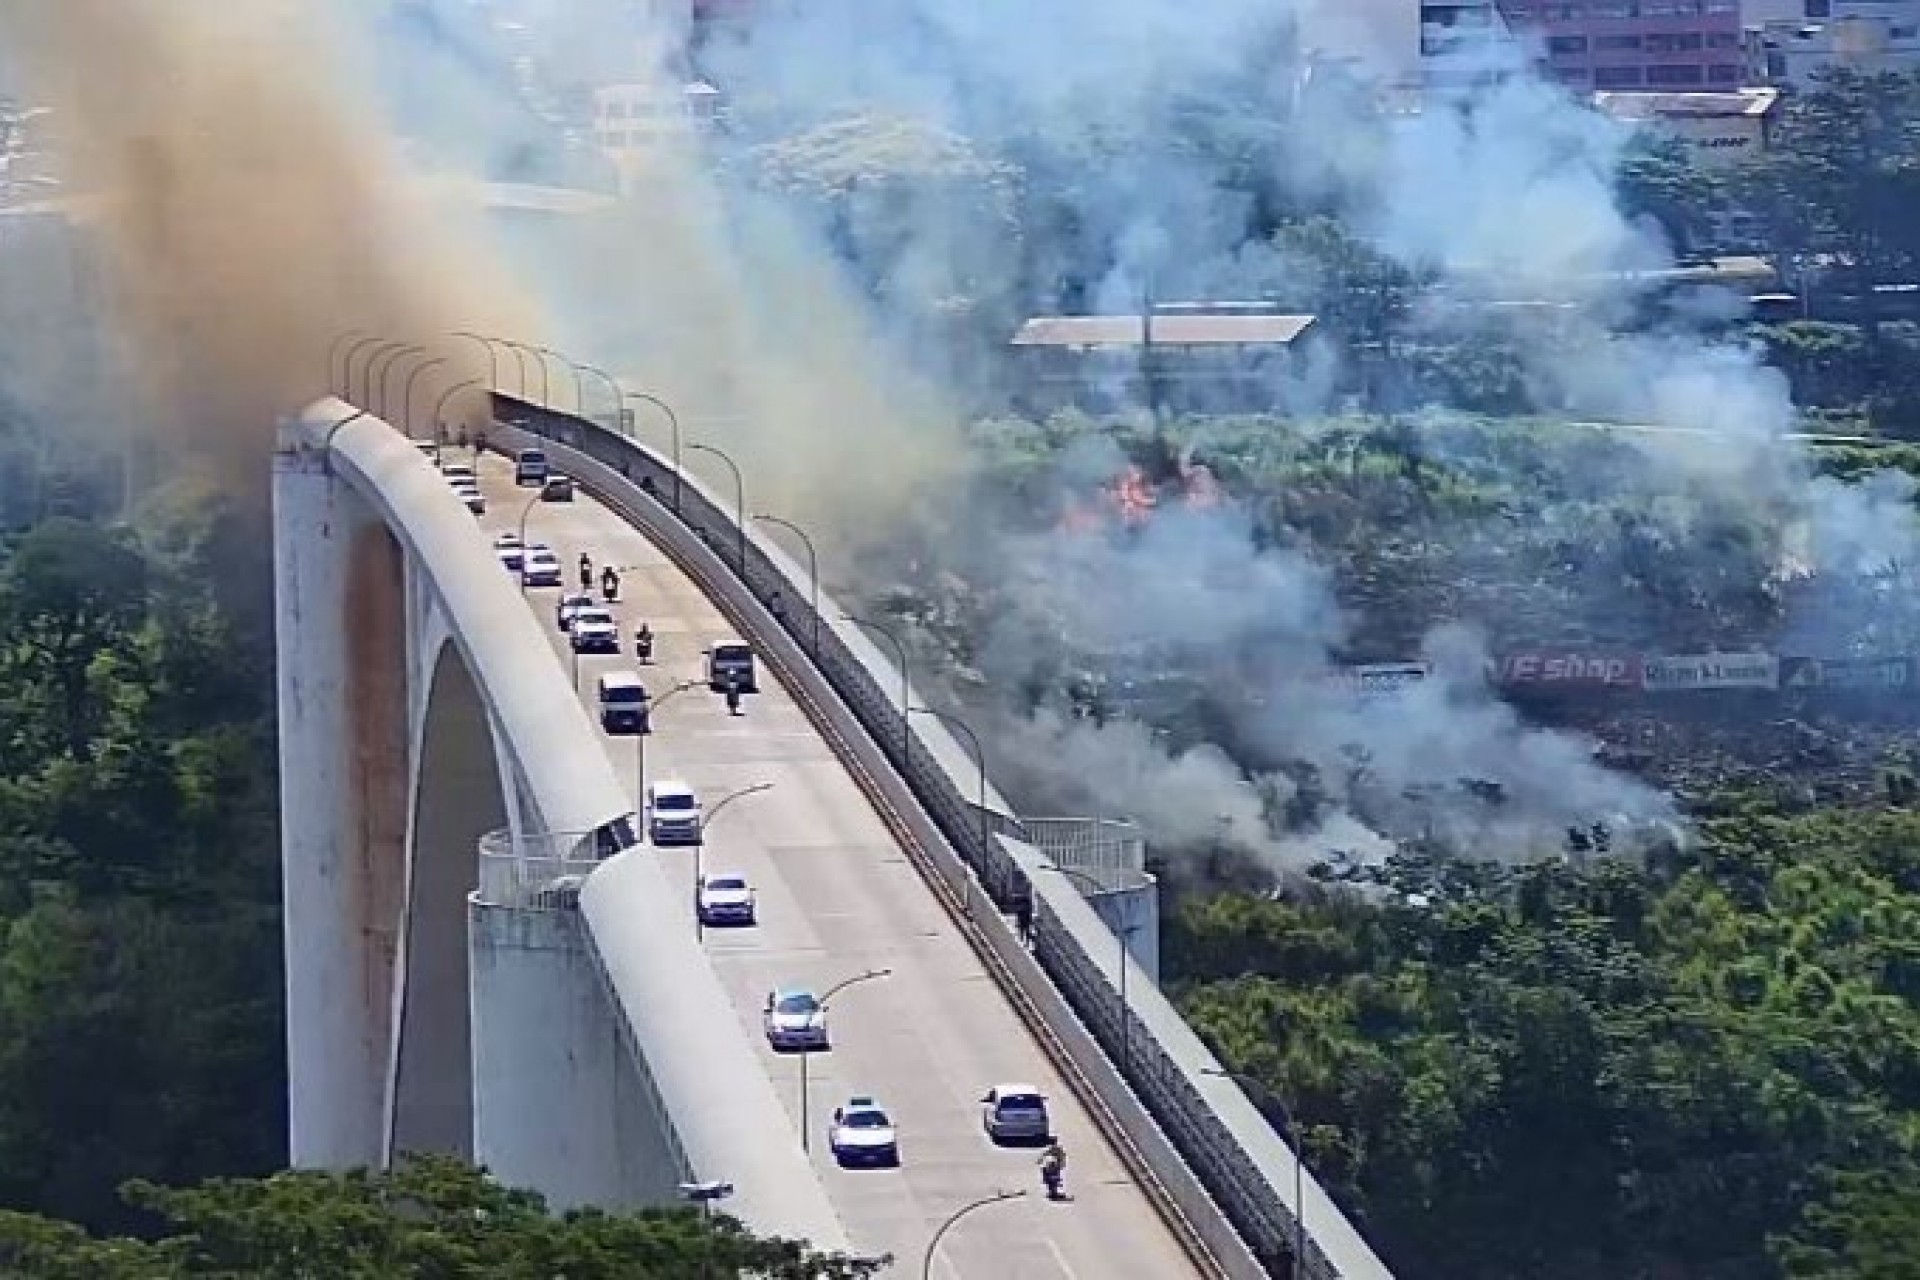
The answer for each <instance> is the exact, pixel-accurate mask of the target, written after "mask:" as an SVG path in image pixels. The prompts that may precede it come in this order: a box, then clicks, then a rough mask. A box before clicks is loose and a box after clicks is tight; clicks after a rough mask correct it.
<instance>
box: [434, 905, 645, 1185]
mask: <svg viewBox="0 0 1920 1280" xmlns="http://www.w3.org/2000/svg"><path fill="white" fill-rule="evenodd" d="M467 920H468V938H469V944H470V946H471V958H470V961H469V965H470V970H471V973H472V978H473V1009H472V1025H473V1097H474V1107H473V1113H474V1114H473V1121H474V1133H473V1152H474V1159H475V1161H476V1162H478V1163H480V1164H482V1165H485V1166H486V1167H487V1168H488V1169H490V1170H492V1171H493V1173H494V1175H495V1176H496V1177H498V1178H500V1179H501V1180H502V1181H504V1182H506V1183H508V1184H509V1185H511V1186H517V1187H532V1188H534V1189H536V1190H538V1191H540V1192H541V1193H542V1194H544V1195H545V1196H546V1197H547V1199H548V1201H549V1202H550V1203H551V1204H553V1205H554V1207H556V1208H561V1209H565V1208H572V1207H576V1206H580V1205H589V1204H592V1205H599V1206H602V1207H604V1208H610V1209H619V1208H626V1207H633V1206H639V1205H645V1204H672V1203H675V1202H677V1200H678V1199H679V1193H678V1187H679V1183H680V1180H681V1178H682V1176H683V1175H682V1173H681V1170H680V1168H679V1166H678V1164H677V1162H676V1160H675V1158H674V1155H673V1152H672V1149H671V1146H670V1144H669V1141H668V1138H667V1136H666V1133H665V1132H664V1129H663V1125H662V1123H661V1121H660V1120H659V1119H658V1118H656V1111H655V1107H654V1105H653V1100H652V1097H651V1092H650V1090H649V1089H648V1088H647V1086H646V1084H645V1082H644V1081H643V1080H642V1078H641V1076H640V1075H639V1073H638V1072H637V1071H636V1069H635V1067H634V1062H633V1055H632V1054H631V1053H630V1052H629V1050H628V1048H627V1045H626V1043H625V1041H624V1040H623V1039H622V1037H621V1032H620V1023H621V1020H620V1018H619V1016H618V1014H617V1012H616V1011H615V1009H614V1008H613V1007H612V1005H611V1003H610V1001H609V1000H608V996H607V992H606V989H605V987H604V985H603V983H602V980H601V977H600V974H599V970H598V967H597V966H596V964H595V962H594V958H593V953H592V951H591V950H590V949H589V947H588V945H587V942H586V939H585V936H584V929H583V926H582V924H581V920H580V915H579V913H578V912H577V911H571V910H553V911H544V910H529V909H526V908H516V907H500V906H491V905H488V904H485V903H481V902H478V901H474V900H472V899H470V900H469V902H468V908H467Z"/></svg>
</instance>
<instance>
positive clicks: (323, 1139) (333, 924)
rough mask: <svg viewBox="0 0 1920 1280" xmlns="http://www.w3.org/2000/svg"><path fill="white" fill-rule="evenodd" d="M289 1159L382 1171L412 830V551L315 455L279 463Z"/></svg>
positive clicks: (289, 456)
mask: <svg viewBox="0 0 1920 1280" xmlns="http://www.w3.org/2000/svg"><path fill="white" fill-rule="evenodd" d="M273 507H274V592H275V632H276V648H277V655H278V663H279V695H280V812H281V830H282V836H281V872H282V879H283V887H284V893H285V913H286V923H285V937H286V957H287V964H286V985H287V1070H288V1080H287V1085H288V1127H289V1135H288V1148H289V1149H288V1154H289V1158H290V1161H291V1163H292V1164H294V1165H296V1166H300V1167H307V1168H342V1167H347V1166H352V1165H359V1164H374V1163H378V1161H379V1160H380V1157H381V1154H382V1148H383V1146H384V1140H385V1128H386V1123H385V1121H386V1096H385V1095H386V1087H387V1075H388V1068H389V1052H390V1041H391V1034H392V1010H391V1002H392V997H393V991H394V982H393V977H394V949H395V943H396V938H397V930H398V925H399V920H400V911H401V893H402V873H403V870H404V866H405V841H406V825H407V804H406V788H407V776H408V770H407V723H406V708H407V699H406V689H405V662H404V656H405V642H404V635H405V619H404V602H403V599H402V596H401V590H402V587H401V578H400V551H399V547H398V546H397V544H395V543H394V541H393V538H392V536H391V535H390V534H389V533H388V532H387V530H386V528H385V526H384V525H383V524H382V523H381V522H380V521H379V520H378V519H377V518H376V516H375V514H374V512H373V511H372V510H371V509H370V508H369V507H368V506H367V505H366V504H365V503H364V502H363V501H361V500H360V499H359V498H358V497H356V496H355V495H354V494H353V493H352V491H351V489H350V488H349V487H348V486H347V485H346V484H344V483H341V482H339V481H337V480H335V478H334V477H333V476H332V475H331V474H329V472H328V470H327V467H326V463H325V461H324V459H323V458H322V457H320V456H318V455H315V454H311V453H298V452H290V453H282V454H280V455H278V456H277V457H276V458H275V460H274V476H273Z"/></svg>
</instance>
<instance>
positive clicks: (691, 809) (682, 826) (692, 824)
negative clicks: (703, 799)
mask: <svg viewBox="0 0 1920 1280" xmlns="http://www.w3.org/2000/svg"><path fill="white" fill-rule="evenodd" d="M646 818H647V839H649V840H651V841H653V842H654V843H655V844H699V843H700V797H699V796H697V795H695V794H694V790H693V788H692V787H690V786H688V785H687V784H686V783H684V782H678V781H673V780H670V779H664V778H663V779H661V780H660V781H659V782H652V783H648V784H647V813H646Z"/></svg>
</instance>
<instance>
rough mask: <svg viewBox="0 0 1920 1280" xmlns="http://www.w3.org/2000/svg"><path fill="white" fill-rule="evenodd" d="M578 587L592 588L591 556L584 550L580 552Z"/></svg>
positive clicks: (589, 589)
mask: <svg viewBox="0 0 1920 1280" xmlns="http://www.w3.org/2000/svg"><path fill="white" fill-rule="evenodd" d="M580 589H581V590H582V591H591V590H593V557H592V556H590V555H588V554H587V553H586V552H584V551H582V552H581V553H580Z"/></svg>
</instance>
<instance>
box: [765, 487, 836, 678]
mask: <svg viewBox="0 0 1920 1280" xmlns="http://www.w3.org/2000/svg"><path fill="white" fill-rule="evenodd" d="M754 519H755V520H759V521H761V522H762V523H765V524H775V525H779V526H780V527H781V528H782V529H785V530H787V531H788V532H789V533H791V534H792V535H793V536H794V537H796V538H798V539H800V545H801V546H803V547H805V548H806V549H807V583H808V590H807V600H808V603H809V605H810V606H811V608H812V609H813V638H812V640H811V641H810V642H809V647H810V648H812V650H813V653H814V656H815V657H816V658H817V657H819V656H820V553H819V552H817V551H815V550H814V549H813V539H812V538H809V537H808V536H807V531H806V530H805V529H802V528H801V527H800V526H799V525H797V524H795V523H794V522H793V521H791V520H782V519H781V518H780V517H779V516H770V515H768V514H766V513H765V512H764V511H763V512H761V513H760V514H758V515H756V516H754Z"/></svg>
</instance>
